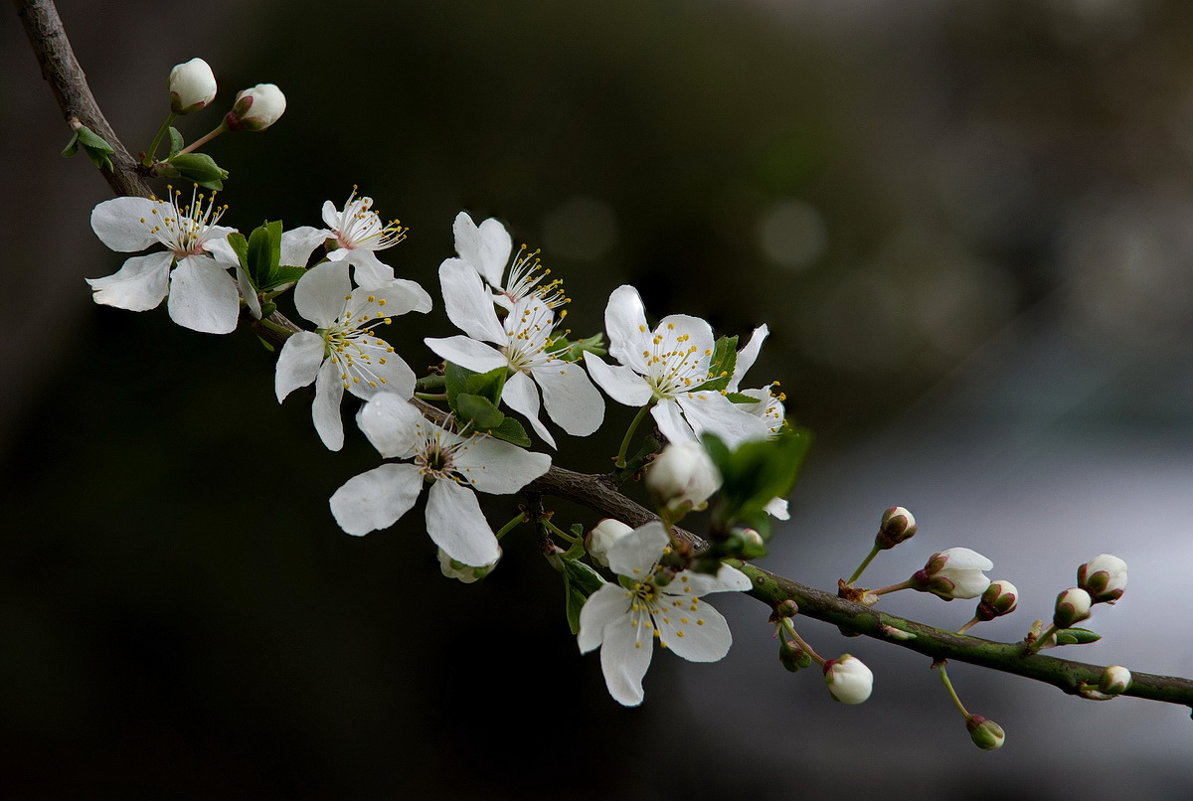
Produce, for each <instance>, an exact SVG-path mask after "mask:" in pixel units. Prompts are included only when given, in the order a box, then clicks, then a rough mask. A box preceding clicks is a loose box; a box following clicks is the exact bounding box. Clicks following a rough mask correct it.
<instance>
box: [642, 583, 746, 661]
mask: <svg viewBox="0 0 1193 801" xmlns="http://www.w3.org/2000/svg"><path fill="white" fill-rule="evenodd" d="M677 600H678V599H677ZM654 619H655V625H657V626H658V627H659V643H660V645H662V644H664V643H665V644H666V647H667V648H669V649H670V650H672V651H674V652H675V654H676V656H682V657H683V658H684V659H686V660H688V661H689V662H716V661H717V660H718V659H722V658H724V656H725V654H727V653H729V646H731V645H732V644H733V635H732V634H730V632H729V624H728V623H726V622H725V618H724V617H723V616H722V615H721V613H720V612H718V611H717V610H716V609H713V608H712V607H711V606H709V605H708V604H707V603H705V602H704V601H702V600H700V599H699V598H692V599H683V602H682V603H681V604H680V605H679V606H671V605H668V606H666V607H664V609H663V611H662V612H657V613H655V615H654ZM684 621H687V622H684Z"/></svg>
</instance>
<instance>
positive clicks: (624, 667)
mask: <svg viewBox="0 0 1193 801" xmlns="http://www.w3.org/2000/svg"><path fill="white" fill-rule="evenodd" d="M653 651H654V635H653V633H652V632H651V631H650V629H648V628H646V627H645V626H642V627H638V626H635V625H634V624H633V623H632V622H631V621H630V619H629V617H628V616H627V617H624V618H622V619H621V620H620V621H614V622H613V623H610V624H609V625H608V626H606V627H605V636H604V642H602V643H601V671H602V672H603V673H604V674H605V686H606V687H607V688H608V689H609V694H610V695H612V696H613V700H615V701H617V702H618V703H619V704H623V705H625V706H637V705H638V704H640V703H642V698H643V695H644V694H643V692H642V677H643V676H645V675H646V670H647V668H649V667H650V655H651V652H653Z"/></svg>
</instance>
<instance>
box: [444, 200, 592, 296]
mask: <svg viewBox="0 0 1193 801" xmlns="http://www.w3.org/2000/svg"><path fill="white" fill-rule="evenodd" d="M452 232H453V233H454V234H455V237H456V253H457V254H458V255H459V257H460V258H459V259H449V261H462V262H463V263H464V264H467V265H468V266H469V267H471V268H472V269H474V270H476V272H477V273H478V274H479V275H480V276H481V278H483V279H485V281H486V282H487V283H488V284H489V286H491V287H492V288H493V290H494V292H495V293H496V294H495V296H494V298H493V301H494V303H496V304H497V305H498V306H501V307H502V308H504V309H507V310H508V309H512V308H513V307H514V304H515V303H517V302H518V301H520V300H523V299H525V298H529V297H536V298H538V299H539V300H541V301H542V302H543V303H545V304H547V306H549V307H550V308H552V309H557V308H559V307H560V306H563V305H566V304H567V303H570V302H571V301H569V300H568V298H567V297H566V296H565V295H564V294H563V282H562V281H561V280H560V279H558V278H555V279H551V280H547V277H548V276H549V275H550V274H551V271H550V270H548V269H546V268H544V267H543V266H542V262H541V261H540V260H539V252H538V251H537V250H529V249H527V247H526V245H522V246H521V247H519V248H518V253H517V255H516V256H514V258H513V261H512V262H511V261H510V254H511V253H512V252H513V249H514V246H513V240H512V239H511V238H510V235H509V231H507V230H506V228H505V226H504V225H502V223H501V222H500V221H499V220H495V219H493V218H492V217H490V218H489V219H487V220H485V221H484V222H482V223H481V224H480V225H479V226H478V225H477V224H476V223H474V222H473V221H472V217H470V216H469V215H468V213H467V212H464V211H462V212H460V213H459V214H457V215H456V219H455V222H454V223H453V224H452ZM507 264H508V265H509V272H508V274H507V272H506V265H507ZM544 282H545V283H544Z"/></svg>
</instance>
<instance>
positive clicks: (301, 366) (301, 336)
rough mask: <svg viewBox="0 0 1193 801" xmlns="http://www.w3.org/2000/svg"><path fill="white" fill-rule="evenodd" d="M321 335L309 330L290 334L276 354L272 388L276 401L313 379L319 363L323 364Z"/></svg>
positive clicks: (280, 400) (317, 371)
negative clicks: (280, 350)
mask: <svg viewBox="0 0 1193 801" xmlns="http://www.w3.org/2000/svg"><path fill="white" fill-rule="evenodd" d="M323 350H324V345H323V337H321V336H319V335H318V334H313V333H311V332H310V331H300V332H299V333H297V334H292V335H291V336H290V338H289V339H287V340H286V344H285V345H283V346H282V352H281V353H280V354H278V365H277V371H276V372H275V373H274V377H273V390H274V393H275V394H276V395H277V396H278V403H281V402H282V399H283V398H285V397H286V396H287V395H289V394H290V393H291V392H293V391H294V390H296V389H298V388H299V387H305V386H306V385H307V384H310V383H311V382H312V381H314V380H315V376H316V375H317V374H318V373H319V365H321V364H323Z"/></svg>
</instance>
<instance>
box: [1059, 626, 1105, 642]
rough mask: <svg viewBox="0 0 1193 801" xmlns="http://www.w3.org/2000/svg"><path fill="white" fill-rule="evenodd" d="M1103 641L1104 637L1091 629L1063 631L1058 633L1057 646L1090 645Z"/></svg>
mask: <svg viewBox="0 0 1193 801" xmlns="http://www.w3.org/2000/svg"><path fill="white" fill-rule="evenodd" d="M1100 639H1102V635H1101V634H1098V633H1097V632H1094V631H1090V630H1089V629H1081V628H1072V629H1061V630H1060V631H1058V632H1056V644H1057V645H1088V644H1089V643H1091V642H1097V641H1098V640H1100Z"/></svg>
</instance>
